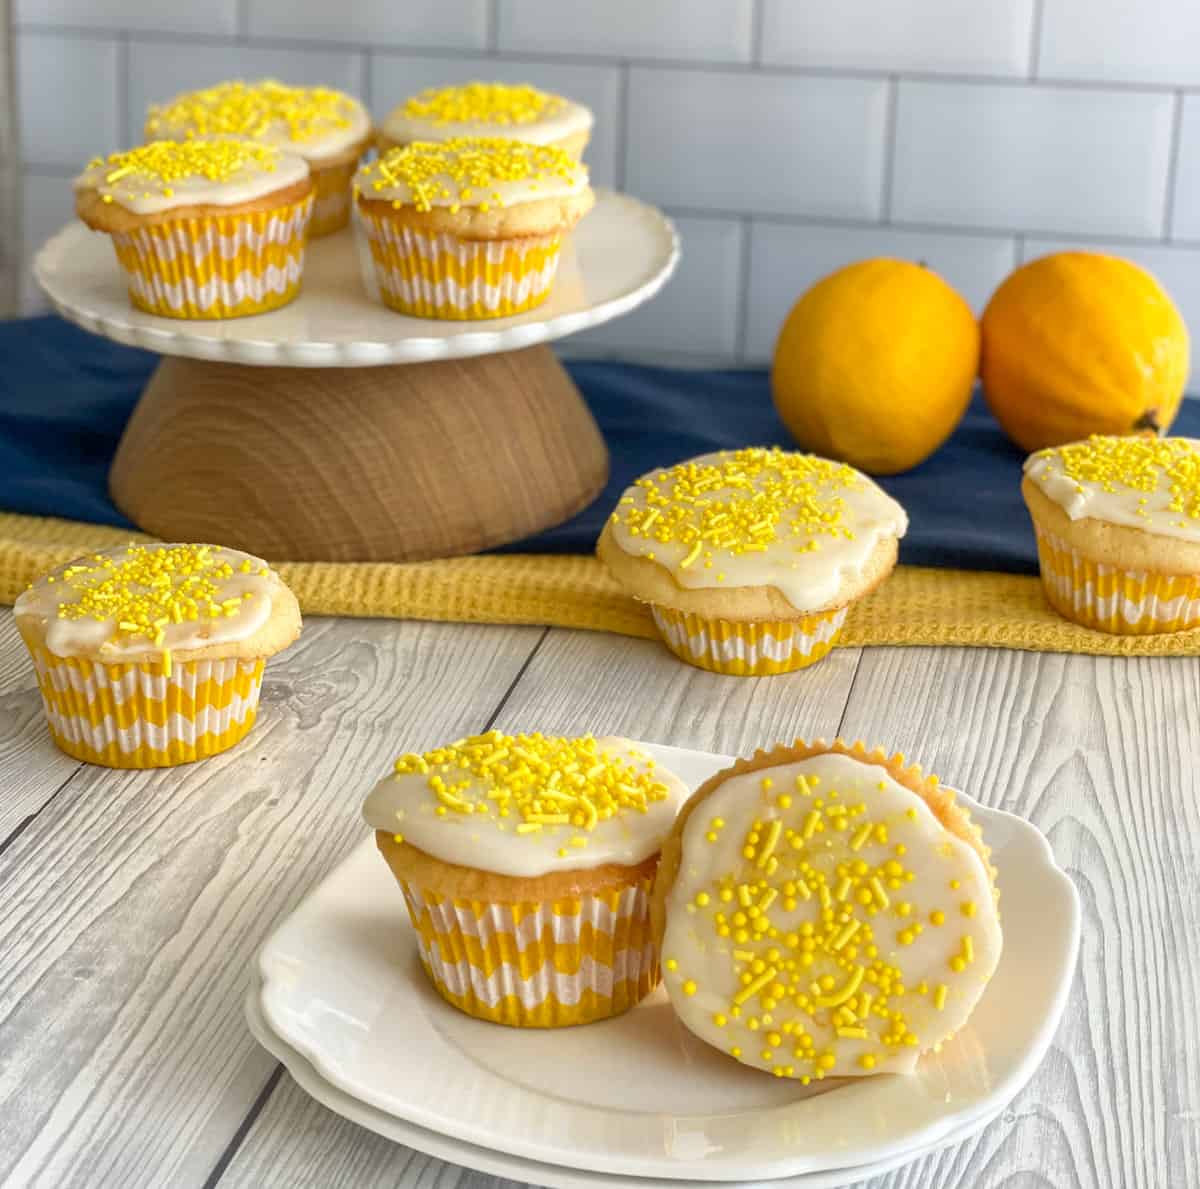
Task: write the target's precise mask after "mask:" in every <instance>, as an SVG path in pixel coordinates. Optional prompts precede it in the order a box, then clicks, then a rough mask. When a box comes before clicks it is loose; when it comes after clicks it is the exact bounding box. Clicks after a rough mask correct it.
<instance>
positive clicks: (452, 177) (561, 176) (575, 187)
mask: <svg viewBox="0 0 1200 1189" xmlns="http://www.w3.org/2000/svg"><path fill="white" fill-rule="evenodd" d="M354 188H355V193H356V194H358V195H359V196H360V197H362V198H364V199H367V200H370V201H378V200H382V201H386V202H392V203H400V204H402V205H410V206H415V207H416V208H417V209H418V210H430V209H431V208H433V207H444V208H448V209H449V210H451V211H452V212H457V211H458V210H459V209H470V210H478V211H481V212H487V211H489V210H493V209H500V208H503V207H509V206H515V205H516V204H518V203H521V202H532V201H537V200H540V199H547V198H567V197H570V196H571V195H574V194H582V193H583V192H584V191H585V190H587V188H588V171H587V166H585V165H581V164H580V163H579V162H578V161H576V160H574V159H573V158H572V157H570V156H568V155H567V154H566V153H564V152H563V151H562V150H561V149H556V148H554V147H552V146H546V145H530V144H521V143H518V142H515V141H511V140H500V139H496V138H494V137H493V138H488V139H470V138H463V139H458V140H451V141H447V142H445V143H444V144H430V143H415V144H409V145H404V146H402V147H400V148H394V149H391V150H390V151H388V152H387V153H385V154H384V155H383V156H382V157H380V158H379V159H378V160H376V161H369V162H367V163H365V164H364V165H362V166H360V167H359V170H358V173H357V174H356V175H355V179H354Z"/></svg>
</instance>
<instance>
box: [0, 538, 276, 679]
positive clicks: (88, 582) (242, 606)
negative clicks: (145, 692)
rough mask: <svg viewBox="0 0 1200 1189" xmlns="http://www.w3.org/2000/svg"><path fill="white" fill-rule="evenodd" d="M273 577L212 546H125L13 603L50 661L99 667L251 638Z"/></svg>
mask: <svg viewBox="0 0 1200 1189" xmlns="http://www.w3.org/2000/svg"><path fill="white" fill-rule="evenodd" d="M279 584H280V579H279V577H278V575H276V574H275V572H274V571H273V570H271V569H270V567H269V566H268V565H267V563H266V562H265V561H263V560H262V559H261V558H258V557H253V556H252V555H250V554H248V553H242V552H240V551H239V550H237V549H224V548H219V547H217V546H215V545H167V544H151V545H126V546H123V547H121V548H117V549H110V550H107V551H106V552H104V553H93V554H90V555H89V556H87V557H81V558H77V559H76V560H75V561H72V562H68V563H67V564H66V565H65V566H59V568H58V569H56V570H54V571H52V572H51V573H49V574H47V575H45V576H44V577H42V578H39V579H38V580H37V581H36V582H35V583H34V584H33V585H32V586H31V587H30V588H29V589H28V590H26V591H24V592H23V593H22V594H21V595H20V596H19V597H18V598H17V601H16V603H15V604H14V606H13V612H14V614H15V615H16V616H17V618H18V619H28V620H32V621H34V622H36V623H38V624H39V625H41V626H43V627H44V629H45V640H46V647H47V649H49V651H50V652H52V653H53V654H54V655H55V656H62V657H67V656H78V655H81V654H82V655H89V654H92V653H95V654H97V655H98V656H99V658H100V659H101V660H102V661H104V662H106V663H110V664H112V663H119V662H122V661H132V660H144V659H147V658H159V657H162V658H164V661H165V663H166V664H167V665H169V663H170V659H169V658H170V656H171V654H172V653H173V652H180V651H186V650H188V649H193V648H203V647H206V646H207V645H210V644H225V643H232V642H235V641H238V640H245V639H246V638H247V637H249V636H252V635H253V634H254V633H255V632H256V631H258V629H259V628H260V627H262V625H263V624H264V623H266V622H267V619H268V618H269V617H270V614H271V592H272V590H273V588H274V587H276V586H278V585H279Z"/></svg>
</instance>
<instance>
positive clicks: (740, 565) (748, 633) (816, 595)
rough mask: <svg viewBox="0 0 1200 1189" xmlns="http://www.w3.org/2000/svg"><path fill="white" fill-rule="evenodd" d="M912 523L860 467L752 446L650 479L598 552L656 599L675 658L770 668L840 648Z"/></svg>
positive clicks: (640, 594) (760, 671)
mask: <svg viewBox="0 0 1200 1189" xmlns="http://www.w3.org/2000/svg"><path fill="white" fill-rule="evenodd" d="M907 528H908V519H907V517H906V516H905V513H904V509H903V508H901V507H900V505H899V504H898V503H896V501H895V500H894V499H892V498H891V496H889V495H887V494H886V493H885V492H883V491H882V490H881V489H880V488H879V487H877V486H876V485H875V484H874V483H873V482H872V481H871V480H870V479H868V478H867V476H866V475H864V474H862V473H861V472H859V471H856V470H855V469H854V468H853V467H850V466H847V465H845V464H844V463H839V462H831V461H829V460H828V459H825V458H818V457H817V456H816V455H814V454H795V453H789V452H787V451H784V450H780V449H779V448H778V447H772V448H771V449H765V448H759V447H747V448H746V449H743V450H721V451H718V452H717V453H714V454H704V455H701V456H700V457H699V458H693V459H691V460H689V461H688V462H682V463H679V464H678V465H677V466H673V467H667V468H664V469H661V470H655V471H651V472H650V473H649V474H646V475H643V476H642V477H641V478H640V479H638V480H637V481H636V482H635V483H634V484H633V486H632V487H629V488H627V489H626V491H625V492H624V494H623V495H622V496H621V499H620V501H619V502H618V504H617V508H616V511H615V512H613V514H612V516H611V517H610V518H609V522H608V524H606V525H605V527H604V531H603V533H602V534H601V536H600V541H599V543H598V545H597V553H598V554H599V557H600V560H601V561H603V562H604V564H605V565H606V566H607V567H608V569H609V571H610V572H611V573H612V575H613V577H614V578H615V579H616V580H617V582H618V583H620V585H621V586H622V587H624V588H625V590H626V591H628V593H629V594H631V595H632V596H633V597H634V598H635V599H638V600H640V601H641V602H645V603H649V604H650V609H651V611H652V612H653V615H654V622H655V624H656V625H657V627H658V630H659V633H660V634H661V636H662V638H663V641H664V643H665V644H666V645H667V647H668V648H670V649H671V651H672V652H674V653H675V654H676V655H677V656H679V657H681V658H682V659H683V660H685V661H688V662H689V663H691V664H693V665H698V666H699V667H700V668H702V669H709V670H711V671H713V672H715V673H732V674H738V675H755V676H761V675H765V674H771V673H786V672H789V671H791V670H793V669H801V668H804V667H805V666H806V665H811V664H813V663H814V662H816V661H818V660H820V659H821V658H822V657H823V656H825V655H826V653H828V652H829V650H830V648H832V647H833V643H834V641H835V640H836V638H837V635H838V633H839V632H840V631H841V628H842V623H843V621H844V619H845V617H846V611H847V609H848V608H849V606H850V604H851V603H853V602H854V601H855V600H857V599H860V598H862V596H863V595H865V594H867V593H869V592H870V591H871V590H873V589H874V588H875V587H876V586H877V585H878V584H879V583H881V582H882V581H883V580H884V579H885V578H886V577H887V576H888V575H889V574H890V573H891V571H892V569H893V567H894V566H895V564H896V554H897V541H898V539H899V538H900V537H902V536H903V535H904V533H905V531H906V530H907Z"/></svg>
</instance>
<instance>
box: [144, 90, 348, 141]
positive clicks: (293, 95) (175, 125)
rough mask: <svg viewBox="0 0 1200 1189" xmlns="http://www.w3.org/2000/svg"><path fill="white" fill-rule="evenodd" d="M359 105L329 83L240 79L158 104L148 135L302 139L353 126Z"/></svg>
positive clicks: (149, 119) (148, 121) (148, 123)
mask: <svg viewBox="0 0 1200 1189" xmlns="http://www.w3.org/2000/svg"><path fill="white" fill-rule="evenodd" d="M354 110H355V104H354V102H353V100H351V99H350V97H349V96H348V95H343V94H342V93H341V92H339V91H334V90H332V89H331V88H329V87H292V86H288V85H287V84H286V83H281V82H279V81H278V80H276V79H270V78H268V79H263V80H261V81H260V82H256V83H247V82H242V81H240V80H237V81H233V82H226V83H218V84H217V85H216V86H215V87H208V88H206V89H205V90H202V91H189V92H187V93H186V94H183V95H178V96H176V97H175V98H174V99H172V100H171V101H170V102H169V103H163V104H155V105H154V106H152V107H151V108H150V112H149V115H148V116H147V118H146V134H147V135H148V136H152V137H160V136H161V137H165V138H168V139H169V138H176V137H178V138H183V139H191V138H192V137H195V136H212V135H214V134H226V135H228V134H233V135H237V136H246V137H250V138H251V139H254V138H261V137H270V136H271V135H272V134H282V135H284V136H285V137H286V138H287V139H288V140H290V141H295V142H297V143H303V142H304V141H308V140H315V139H318V138H319V137H323V136H328V135H330V134H331V133H335V132H340V131H344V130H345V129H346V128H349V127H350V126H351V124H352V122H353V116H354Z"/></svg>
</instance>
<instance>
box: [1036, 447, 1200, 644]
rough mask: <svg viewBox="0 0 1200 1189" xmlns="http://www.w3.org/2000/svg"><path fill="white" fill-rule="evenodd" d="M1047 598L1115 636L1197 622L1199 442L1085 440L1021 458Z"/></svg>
mask: <svg viewBox="0 0 1200 1189" xmlns="http://www.w3.org/2000/svg"><path fill="white" fill-rule="evenodd" d="M1021 494H1022V495H1023V496H1024V497H1025V503H1026V505H1027V507H1028V508H1029V515H1030V516H1031V517H1032V519H1033V529H1034V533H1035V534H1036V536H1037V547H1038V561H1039V563H1040V565H1041V571H1042V585H1043V587H1044V589H1045V592H1046V598H1047V599H1048V600H1049V602H1050V604H1051V606H1053V607H1054V609H1055V610H1056V611H1058V613H1059V614H1060V615H1063V616H1064V617H1065V618H1067V619H1070V620H1072V621H1074V622H1075V623H1078V624H1082V625H1083V626H1084V627H1089V628H1096V629H1097V630H1099V631H1102V632H1112V633H1115V634H1117V635H1122V636H1136V635H1148V634H1150V633H1154V632H1177V631H1181V630H1182V629H1184V628H1190V627H1195V626H1197V625H1200V442H1196V441H1193V440H1192V439H1190V438H1154V437H1128V438H1127V437H1092V438H1089V439H1088V440H1087V441H1086V442H1072V443H1070V444H1069V445H1066V446H1056V447H1054V448H1053V449H1049V450H1039V451H1038V452H1037V453H1036V454H1032V455H1030V456H1029V458H1028V459H1027V460H1026V462H1025V477H1024V479H1023V480H1022V482H1021Z"/></svg>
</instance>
